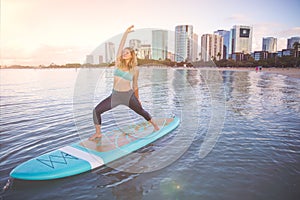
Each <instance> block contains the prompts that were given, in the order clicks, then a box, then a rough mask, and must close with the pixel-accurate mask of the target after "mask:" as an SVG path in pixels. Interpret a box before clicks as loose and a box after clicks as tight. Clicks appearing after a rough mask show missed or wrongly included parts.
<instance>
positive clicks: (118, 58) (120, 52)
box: [116, 25, 134, 64]
mask: <svg viewBox="0 0 300 200" xmlns="http://www.w3.org/2000/svg"><path fill="white" fill-rule="evenodd" d="M133 27H134V26H133V25H131V26H130V27H128V28H127V29H126V31H125V33H124V34H123V37H122V39H121V42H120V45H119V49H118V52H117V59H116V64H118V63H119V61H120V58H121V56H122V51H123V48H124V45H125V42H126V38H127V35H128V33H130V32H132V31H133V30H132V29H133Z"/></svg>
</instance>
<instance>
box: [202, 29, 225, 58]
mask: <svg viewBox="0 0 300 200" xmlns="http://www.w3.org/2000/svg"><path fill="white" fill-rule="evenodd" d="M201 58H202V60H203V61H205V62H207V61H210V60H212V59H216V60H220V59H221V58H223V37H222V36H220V35H216V34H204V35H202V36H201Z"/></svg>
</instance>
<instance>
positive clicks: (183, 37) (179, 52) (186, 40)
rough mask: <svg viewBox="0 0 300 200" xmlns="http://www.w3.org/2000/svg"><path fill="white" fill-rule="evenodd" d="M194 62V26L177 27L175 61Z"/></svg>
mask: <svg viewBox="0 0 300 200" xmlns="http://www.w3.org/2000/svg"><path fill="white" fill-rule="evenodd" d="M192 60H193V26H192V25H179V26H176V27H175V61H176V62H181V61H187V62H190V61H192Z"/></svg>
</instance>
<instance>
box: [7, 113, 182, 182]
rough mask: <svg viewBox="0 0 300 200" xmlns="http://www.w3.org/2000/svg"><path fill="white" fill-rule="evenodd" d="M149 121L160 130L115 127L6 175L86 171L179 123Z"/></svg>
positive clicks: (25, 177) (36, 176) (46, 175)
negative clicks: (95, 138)
mask: <svg viewBox="0 0 300 200" xmlns="http://www.w3.org/2000/svg"><path fill="white" fill-rule="evenodd" d="M153 120H154V121H155V122H156V123H157V125H158V126H159V127H160V130H159V131H153V126H152V125H151V124H150V123H149V122H140V123H137V124H134V125H129V126H126V127H122V128H120V127H116V128H115V129H114V130H112V131H109V132H107V133H103V134H102V138H101V139H97V140H94V141H89V140H88V139H85V140H82V141H79V142H77V143H74V144H71V145H68V146H65V147H62V148H60V149H57V150H54V151H51V152H49V153H45V154H43V155H40V156H38V157H36V158H33V159H30V160H28V161H26V162H24V163H22V164H20V165H18V166H17V167H16V168H14V169H13V170H12V171H11V173H10V176H11V177H12V178H16V179H22V180H51V179H58V178H64V177H68V176H73V175H77V174H80V173H83V172H87V171H89V170H92V169H95V168H98V167H100V166H103V165H105V164H107V163H109V162H112V161H114V160H117V159H119V158H121V157H123V156H125V155H128V154H129V153H132V152H134V151H136V150H138V149H140V148H142V147H144V146H146V145H148V144H150V143H152V142H154V141H155V140H157V139H159V138H161V137H163V136H164V135H166V134H168V133H169V132H171V131H172V130H174V129H175V128H176V127H177V126H178V125H179V123H180V120H179V118H178V117H172V118H154V119H153Z"/></svg>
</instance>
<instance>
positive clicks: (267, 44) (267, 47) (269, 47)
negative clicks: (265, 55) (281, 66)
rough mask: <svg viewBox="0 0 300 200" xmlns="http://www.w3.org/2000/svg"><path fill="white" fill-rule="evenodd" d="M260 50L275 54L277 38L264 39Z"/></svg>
mask: <svg viewBox="0 0 300 200" xmlns="http://www.w3.org/2000/svg"><path fill="white" fill-rule="evenodd" d="M262 50H263V51H267V52H270V53H276V52H277V38H274V37H265V38H263V42H262Z"/></svg>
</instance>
